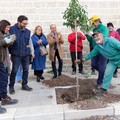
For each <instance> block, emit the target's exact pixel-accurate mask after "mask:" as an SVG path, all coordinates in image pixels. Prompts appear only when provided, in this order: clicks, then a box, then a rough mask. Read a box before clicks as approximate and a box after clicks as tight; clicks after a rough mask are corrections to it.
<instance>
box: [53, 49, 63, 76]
mask: <svg viewBox="0 0 120 120" xmlns="http://www.w3.org/2000/svg"><path fill="white" fill-rule="evenodd" d="M56 57H57V59H58V63H59V67H58V75H61V73H62V67H63V61H62V59H61V58H60V56H59V52H58V50H55V56H54V61H52V69H53V74H54V76H57V69H56Z"/></svg>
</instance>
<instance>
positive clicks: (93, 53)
mask: <svg viewBox="0 0 120 120" xmlns="http://www.w3.org/2000/svg"><path fill="white" fill-rule="evenodd" d="M97 47H98V46H95V47H94V49H93V50H92V51H91V52H90V53H89V54H87V55H86V56H85V57H84V58H85V60H89V59H91V58H93V57H94V56H96V55H97V54H98V53H99V52H98V48H97Z"/></svg>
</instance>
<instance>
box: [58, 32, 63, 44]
mask: <svg viewBox="0 0 120 120" xmlns="http://www.w3.org/2000/svg"><path fill="white" fill-rule="evenodd" d="M58 39H59V43H61V44H63V43H64V40H63V37H62V34H61V33H58Z"/></svg>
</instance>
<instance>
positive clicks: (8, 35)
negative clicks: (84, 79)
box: [0, 15, 120, 113]
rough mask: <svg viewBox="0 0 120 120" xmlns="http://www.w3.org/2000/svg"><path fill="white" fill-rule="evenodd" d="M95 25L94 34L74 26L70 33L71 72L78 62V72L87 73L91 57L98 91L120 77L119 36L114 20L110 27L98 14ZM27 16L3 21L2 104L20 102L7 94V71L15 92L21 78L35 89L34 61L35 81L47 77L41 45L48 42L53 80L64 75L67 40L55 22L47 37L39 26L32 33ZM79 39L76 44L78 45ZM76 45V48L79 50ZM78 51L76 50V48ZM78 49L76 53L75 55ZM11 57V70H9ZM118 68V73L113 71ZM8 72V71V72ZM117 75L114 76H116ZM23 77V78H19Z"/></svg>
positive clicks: (0, 110) (24, 84)
mask: <svg viewBox="0 0 120 120" xmlns="http://www.w3.org/2000/svg"><path fill="white" fill-rule="evenodd" d="M90 23H91V24H92V25H93V27H94V29H93V34H92V35H91V34H90V33H86V34H84V33H83V32H82V31H80V32H77V35H76V31H75V28H72V32H71V33H70V34H69V35H68V42H69V43H70V55H71V62H72V66H71V67H72V75H74V74H76V69H77V68H76V64H77V63H78V68H79V73H80V74H84V73H85V72H84V70H83V61H85V60H89V59H91V69H92V71H93V72H95V70H97V71H98V79H97V87H96V89H95V92H102V93H103V92H106V91H107V89H108V88H109V86H110V82H111V79H112V76H114V77H117V67H118V66H119V65H120V55H119V53H120V51H119V50H120V42H119V40H120V36H119V34H118V32H119V31H120V30H118V32H117V31H115V30H114V26H113V24H112V23H108V24H107V27H106V26H104V25H103V24H102V22H101V19H100V17H99V16H93V17H92V18H91V19H90ZM27 24H28V18H27V17H26V16H24V15H20V16H19V17H18V19H17V23H16V24H15V25H13V26H10V23H9V22H8V21H7V20H1V21H0V100H1V105H10V104H16V103H18V100H17V99H11V98H10V97H9V96H8V94H7V85H8V74H9V75H10V77H9V93H10V94H15V89H14V85H15V80H16V79H22V82H21V85H22V88H21V89H22V90H25V91H32V90H33V89H32V88H31V87H29V86H28V73H29V64H30V63H31V64H32V69H33V70H34V75H36V81H37V82H40V80H41V79H44V77H43V72H44V69H45V65H46V55H42V54H41V52H40V47H41V46H44V47H45V48H46V46H47V45H48V44H49V59H50V61H51V66H52V70H53V79H54V78H57V77H58V76H61V75H62V68H63V57H64V54H63V50H62V44H63V43H64V40H63V37H62V34H61V33H60V32H58V31H57V27H56V25H55V24H51V25H50V33H49V34H48V35H47V37H46V36H45V35H44V33H43V29H42V27H41V26H39V25H38V26H36V27H35V30H34V33H33V34H32V36H31V31H30V30H29V29H27V28H26V27H27ZM86 38H87V40H88V42H89V43H90V51H91V52H90V53H89V54H88V55H86V56H85V57H84V58H83V55H82V49H83V44H82V40H85V39H86ZM76 39H77V47H76ZM76 48H77V49H76ZM76 50H77V51H76ZM76 52H77V56H76ZM56 58H57V59H58V63H59V66H58V70H57V68H56ZM10 60H11V62H12V70H11V73H10V69H9V67H10ZM114 71H115V72H114ZM7 73H8V74H7ZM113 74H114V75H113ZM18 77H20V78H18ZM5 112H6V109H5V108H3V107H1V106H0V113H5Z"/></svg>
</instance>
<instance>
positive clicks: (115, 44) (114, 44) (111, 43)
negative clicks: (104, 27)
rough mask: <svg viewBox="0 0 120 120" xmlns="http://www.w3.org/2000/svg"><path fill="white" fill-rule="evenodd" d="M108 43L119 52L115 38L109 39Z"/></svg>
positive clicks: (119, 46)
mask: <svg viewBox="0 0 120 120" xmlns="http://www.w3.org/2000/svg"><path fill="white" fill-rule="evenodd" d="M108 43H109V45H110V46H111V47H113V48H115V49H117V50H120V42H119V41H118V40H117V39H115V38H109V40H108Z"/></svg>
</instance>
